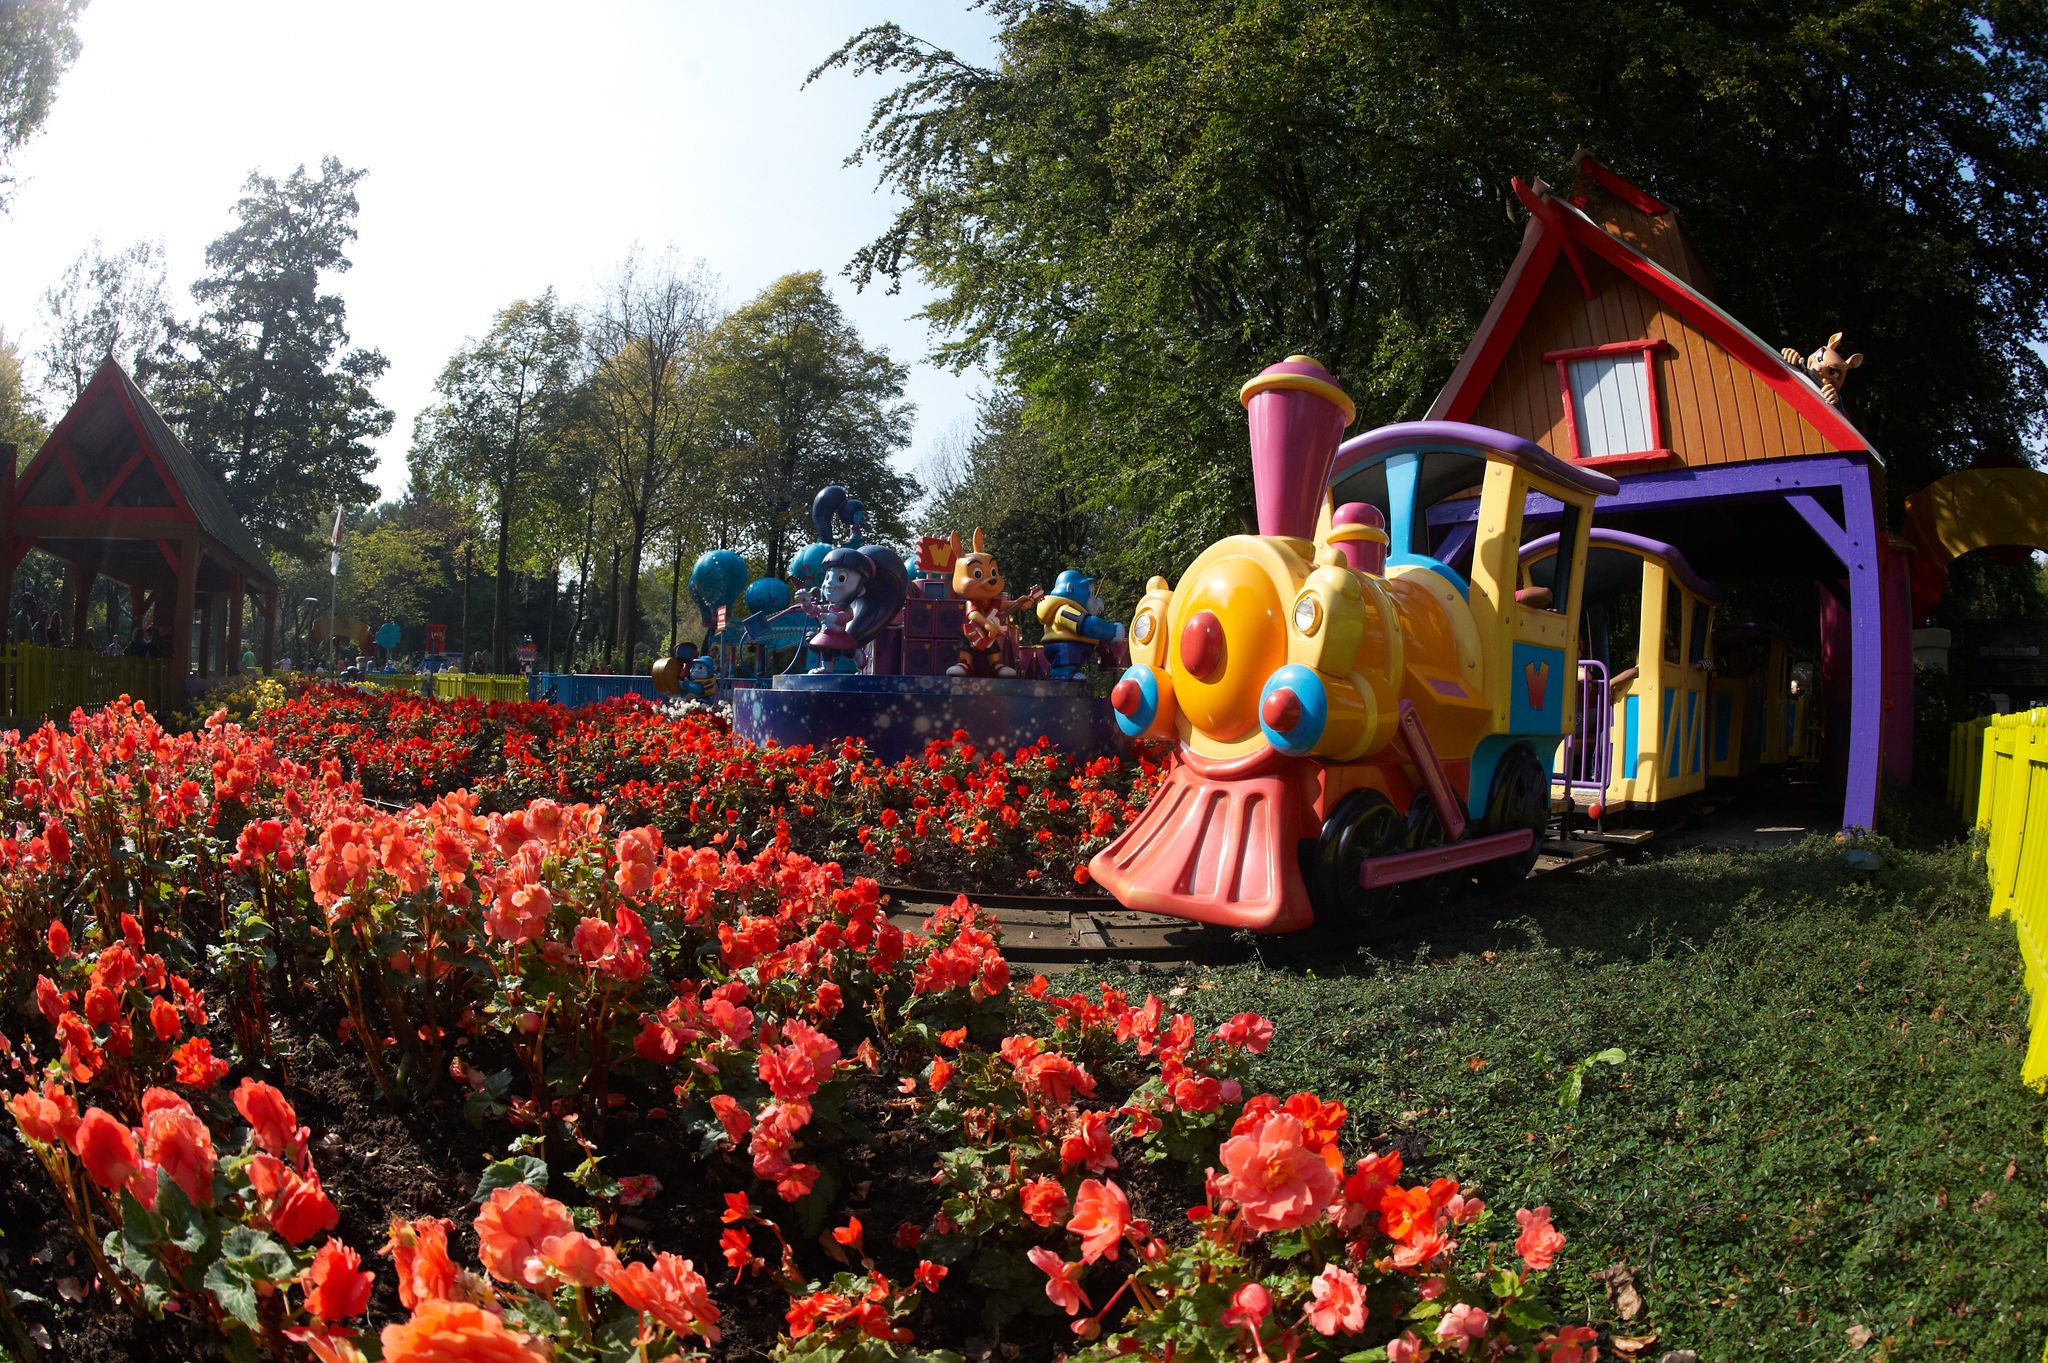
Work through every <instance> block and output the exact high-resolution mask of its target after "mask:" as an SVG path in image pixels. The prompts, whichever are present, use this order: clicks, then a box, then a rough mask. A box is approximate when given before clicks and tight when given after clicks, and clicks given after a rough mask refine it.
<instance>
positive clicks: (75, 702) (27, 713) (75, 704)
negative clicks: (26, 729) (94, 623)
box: [0, 644, 172, 726]
mask: <svg viewBox="0 0 2048 1363" xmlns="http://www.w3.org/2000/svg"><path fill="white" fill-rule="evenodd" d="M122 696H129V697H132V698H133V699H135V700H139V701H141V702H142V703H143V704H145V705H147V706H148V707H149V709H150V713H152V714H157V715H167V714H169V713H171V710H172V703H171V702H172V696H171V661H170V659H168V658H129V657H110V656H108V655H107V654H104V653H88V652H83V651H81V650H79V649H75V648H45V647H43V646H42V645H40V644H16V645H14V646H13V647H11V648H0V722H4V723H5V724H19V725H24V726H27V725H35V724H40V723H42V721H44V720H46V719H51V720H57V721H59V722H62V721H63V720H64V719H66V718H67V717H69V715H70V714H71V712H72V710H74V709H77V708H80V707H83V708H84V709H87V710H97V709H98V708H100V707H101V706H103V705H105V704H106V703H107V702H108V701H111V700H117V699H119V698H120V697H122Z"/></svg>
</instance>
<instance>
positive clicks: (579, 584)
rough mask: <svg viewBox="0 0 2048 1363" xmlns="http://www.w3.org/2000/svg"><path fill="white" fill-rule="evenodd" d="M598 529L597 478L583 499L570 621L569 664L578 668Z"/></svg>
mask: <svg viewBox="0 0 2048 1363" xmlns="http://www.w3.org/2000/svg"><path fill="white" fill-rule="evenodd" d="M596 529H597V479H595V478H592V479H591V480H590V495H589V496H588V497H586V498H584V501H583V548H582V549H581V550H580V551H578V553H577V556H576V616H575V618H574V619H573V620H571V621H570V622H569V665H568V666H567V667H566V668H564V669H562V670H563V671H565V672H574V671H575V670H576V656H577V655H576V650H577V649H578V648H579V647H580V646H581V645H582V643H583V615H584V612H585V610H586V609H587V608H588V607H589V605H590V568H591V563H590V549H591V544H590V539H591V536H592V535H593V534H594V533H595V532H596Z"/></svg>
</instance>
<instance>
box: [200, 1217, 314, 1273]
mask: <svg viewBox="0 0 2048 1363" xmlns="http://www.w3.org/2000/svg"><path fill="white" fill-rule="evenodd" d="M220 1257H221V1261H222V1262H224V1263H232V1264H235V1265H236V1266H237V1267H239V1268H241V1269H242V1270H243V1271H244V1272H246V1273H248V1275H249V1276H250V1277H251V1278H252V1279H257V1280H261V1281H268V1282H273V1283H281V1282H285V1281H287V1280H288V1279H290V1278H292V1277H294V1276H296V1275H297V1273H298V1271H299V1267H298V1265H297V1264H296V1263H294V1262H293V1261H292V1255H291V1251H290V1250H288V1249H286V1248H285V1247H284V1245H283V1244H281V1243H280V1242H279V1241H278V1240H277V1239H276V1238H275V1237H273V1236H271V1235H269V1234H268V1233H266V1232H264V1231H260V1230H255V1229H253V1228H252V1227H249V1226H234V1227H231V1228H230V1229H229V1230H228V1233H227V1234H226V1235H223V1236H222V1237H221V1240H220Z"/></svg>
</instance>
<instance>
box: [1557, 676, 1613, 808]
mask: <svg viewBox="0 0 2048 1363" xmlns="http://www.w3.org/2000/svg"><path fill="white" fill-rule="evenodd" d="M1613 770H1614V707H1613V702H1612V700H1611V698H1610V696H1609V693H1608V678H1607V664H1605V663H1602V662H1596V661H1594V660H1593V659H1591V658H1582V659H1580V661H1579V710H1578V717H1577V721H1576V723H1575V725H1574V726H1573V729H1572V732H1571V733H1569V734H1566V735H1565V740H1564V775H1562V776H1554V777H1552V778H1551V780H1552V782H1553V783H1555V782H1560V781H1561V782H1563V784H1564V787H1565V789H1566V791H1567V792H1569V793H1570V794H1571V795H1573V796H1577V795H1578V794H1579V793H1580V792H1585V793H1587V794H1590V795H1592V796H1593V798H1594V800H1595V801H1596V802H1597V801H1599V800H1601V799H1602V798H1604V797H1605V795H1606V793H1607V779H1608V777H1609V775H1610V774H1611V773H1612V772H1613Z"/></svg>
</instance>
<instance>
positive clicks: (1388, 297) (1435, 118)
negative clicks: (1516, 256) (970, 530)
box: [820, 0, 2048, 581]
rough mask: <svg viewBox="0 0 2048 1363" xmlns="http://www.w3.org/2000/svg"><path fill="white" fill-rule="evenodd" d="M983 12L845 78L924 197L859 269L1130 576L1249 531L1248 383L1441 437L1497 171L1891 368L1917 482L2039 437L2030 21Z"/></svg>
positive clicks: (1476, 301)
mask: <svg viewBox="0 0 2048 1363" xmlns="http://www.w3.org/2000/svg"><path fill="white" fill-rule="evenodd" d="M991 9H992V10H993V12H994V13H995V15H996V17H997V19H998V21H999V23H1000V24H1001V32H1000V34H999V38H998V42H999V46H1000V53H1001V56H1000V61H999V62H998V63H996V64H995V65H993V66H991V67H988V68H982V67H977V66H974V65H972V64H971V63H968V62H965V61H963V60H961V59H960V58H959V57H957V56H956V55H954V54H952V53H950V52H946V51H943V50H940V49H938V48H935V47H933V46H931V45H930V44H927V43H924V42H921V41H920V40H918V39H916V38H914V37H912V36H910V35H909V34H906V33H905V32H903V31H902V30H901V29H900V28H898V27H897V26H895V25H893V24H884V25H880V26H878V27H875V28H870V29H868V30H866V31H864V32H862V33H861V34H859V35H857V36H856V37H855V38H854V39H852V40H851V41H850V42H849V43H848V44H847V45H846V46H845V47H844V48H842V49H841V50H840V51H839V52H838V53H837V54H835V55H834V56H833V57H832V58H830V59H828V61H827V62H826V63H825V66H824V67H821V68H820V69H821V70H823V69H827V68H830V67H833V66H844V67H850V68H852V69H854V70H856V71H859V72H867V73H873V74H878V75H883V76H885V77H889V78H891V79H893V80H895V81H897V82H898V83H897V84H896V86H895V88H894V89H892V90H891V92H890V93H889V94H887V95H885V96H884V97H883V98H882V99H881V100H880V101H879V102H878V103H877V105H876V107H875V112H874V116H873V119H872V120H871V122H870V124H869V126H868V129H867V133H866V136H865V137H864V139H863V140H862V142H861V143H860V146H859V148H858V152H857V155H858V156H859V157H860V158H862V159H865V160H867V161H868V162H870V163H871V164H873V165H875V166H876V167H878V169H879V171H880V176H881V179H882V181H883V183H884V184H886V185H887V186H889V187H890V188H891V189H893V190H895V191H897V192H898V193H900V194H901V195H902V196H903V199H904V203H903V206H902V208H901V209H900V211H899V212H898V215H897V217H896V219H895V221H894V222H893V223H892V224H891V226H890V227H889V228H888V230H887V231H885V232H884V233H883V234H882V235H881V236H880V237H879V238H878V239H877V240H876V241H874V242H873V243H872V244H871V245H869V246H868V247H867V248H866V249H865V250H863V251H862V252H861V253H860V254H859V255H858V256H857V257H856V258H855V261H854V263H853V275H854V277H855V279H856V280H857V282H859V283H861V284H863V285H865V284H867V283H869V282H871V281H873V280H876V279H884V280H888V281H891V282H894V281H897V280H900V279H901V277H902V276H903V275H904V274H905V273H910V274H914V275H918V276H921V277H922V278H923V279H924V280H925V281H926V282H927V283H928V284H929V285H930V286H932V287H933V288H935V289H936V290H937V292H938V295H939V296H938V298H937V300H936V301H935V302H934V303H932V304H931V305H930V306H929V307H928V308H927V309H926V312H925V316H926V317H927V318H928V320H929V321H930V322H931V324H932V326H933V329H934V331H935V333H936V335H937V336H938V338H939V341H940V344H939V347H938V351H939V355H940V356H941V358H943V359H946V360H950V361H952V362H954V363H956V364H959V365H963V366H964V365H967V364H971V363H980V364H982V365H984V366H986V367H988V368H989V369H991V370H992V371H993V372H994V373H995V374H996V375H997V376H998V377H999V379H1000V380H1001V381H1002V382H1004V383H1005V384H1007V385H1009V386H1012V387H1014V388H1015V389H1017V391H1018V392H1020V393H1021V394H1022V396H1023V399H1024V401H1025V403H1026V404H1027V413H1028V417H1029V424H1030V425H1031V426H1032V427H1033V429H1035V430H1037V431H1038V432H1039V433H1040V435H1041V438H1042V439H1043V440H1044V441H1045V442H1046V443H1047V445H1048V446H1049V447H1053V448H1058V449H1060V450H1061V451H1062V452H1063V454H1064V453H1069V452H1070V453H1071V456H1072V463H1071V467H1073V468H1075V469H1078V470H1082V471H1084V472H1085V476H1086V479H1085V484H1084V485H1085V487H1086V490H1087V492H1088V495H1089V500H1090V503H1091V505H1092V506H1093V507H1094V508H1095V509H1096V510H1097V511H1098V512H1100V513H1101V514H1103V515H1105V516H1108V517H1111V518H1113V519H1114V521H1115V530H1114V533H1113V534H1111V535H1109V536H1106V537H1105V542H1106V543H1108V544H1110V545H1111V546H1113V547H1114V548H1115V549H1116V550H1117V551H1118V553H1119V556H1120V559H1121V561H1122V563H1123V565H1124V575H1125V576H1128V577H1131V578H1132V579H1134V580H1137V581H1142V580H1143V578H1144V576H1145V575H1146V574H1147V573H1149V572H1153V571H1157V570H1158V569H1159V568H1160V567H1161V566H1164V565H1168V564H1174V563H1181V562H1185V561H1186V560H1187V558H1188V557H1189V556H1190V555H1191V553H1192V552H1193V551H1194V550H1195V549H1197V548H1198V547H1200V546H1202V545H1204V544H1206V543H1208V542H1209V541H1211V540H1213V539H1214V538H1216V537H1217V536H1218V535H1219V534H1222V533H1226V532H1229V531H1233V530H1236V529H1238V528H1239V526H1240V525H1241V524H1242V521H1243V518H1244V516H1245V514H1246V511H1247V509H1248V508H1249V506H1250V502H1251V496H1250V469H1249V461H1248V459H1247V457H1246V455H1245V441H1244V426H1243V416H1242V413H1241V412H1240V411H1239V410H1238V407H1237V404H1236V402H1235V394H1236V390H1237V388H1238V385H1239V384H1241V383H1242V382H1243V381H1244V379H1246V378H1247V377H1249V376H1250V375H1251V374H1253V373H1255V372H1256V371H1257V370H1258V369H1259V368H1260V367H1262V366H1263V365H1265V364H1268V363H1270V362H1272V361H1274V360H1276V359H1278V358H1280V357H1282V356H1284V355H1286V354H1288V353H1289V352H1294V351H1302V352H1307V353H1310V354H1313V355H1315V356H1316V357H1318V358H1319V359H1321V360H1322V361H1323V362H1324V363H1326V364H1327V365H1329V366H1330V367H1331V369H1332V370H1333V372H1335V373H1336V374H1338V375H1339V376H1340V378H1341V379H1342V380H1343V381H1344V383H1345V384H1346V386H1347V388H1348V389H1349V390H1350V391H1351V393H1352V395H1353V397H1354V398H1356V399H1357V401H1358V405H1359V424H1360V426H1361V427H1363V426H1371V425H1375V424H1378V423H1381V422H1385V421H1390V420H1395V419H1401V418H1410V417H1416V416H1420V415H1421V414H1422V413H1423V411H1424V410H1425V408H1426V405H1427V402H1428V399H1429V397H1430V396H1431V394H1432V393H1433V392H1434V391H1435V389H1436V388H1437V387H1438V386H1439V385H1440V384H1441V383H1442V382H1443V381H1444V379H1445V378H1446V377H1448V375H1449V373H1450V370H1451V368H1452V366H1453V364H1454V362H1455V361H1456V359H1457V356H1458V354H1459V353H1460V350H1461V348H1462V347H1463V345H1464V344H1465V341H1466V340H1467V338H1468V337H1470V335H1471V334H1472V331H1473V328H1474V326H1475V325H1476V323H1477V322H1478V320H1479V318H1480V316H1481V314H1482V313H1483V311H1484V309H1485V307H1486V305H1487V303H1488V301H1489V300H1490V299H1491V298H1492V296H1493V294H1494V291H1495V290H1496V288H1497V287H1498V285H1499V283H1500V281H1501V278H1502V276H1503V274H1504V273H1505V270H1506V267H1507V264H1508V262H1509V260H1510V259H1511V257H1512V255H1513V252H1514V250H1515V247H1516V244H1517V241H1518V240H1519V237H1520V234H1521V222H1522V214H1521V211H1520V209H1519V208H1518V206H1517V204H1516V201H1515V199H1514V197H1513V194H1512V190H1511V185H1510V179H1511V177H1512V176H1515V175H1521V176H1523V177H1525V178H1526V177H1529V176H1531V175H1535V174H1543V175H1546V176H1548V177H1550V178H1551V179H1553V180H1560V181H1564V180H1565V177H1566V176H1568V175H1569V174H1570V173H1571V167H1572V165H1573V160H1572V152H1573V151H1574V149H1575V148H1576V147H1578V146H1580V145H1582V144H1583V145H1586V146H1589V147H1591V148H1593V149H1594V150H1595V151H1596V152H1598V153H1599V154H1600V155H1601V157H1602V158H1603V159H1604V160H1606V161H1607V162H1608V163H1610V164H1612V165H1614V166H1615V167H1616V168H1617V169H1619V170H1620V171H1621V172H1622V173H1624V174H1626V175H1628V176H1630V177H1631V178H1633V179H1636V180H1637V181H1638V182H1639V183H1641V184H1643V185H1644V186H1645V188H1647V189H1649V190H1650V191H1651V192H1652V193H1655V194H1657V195H1658V196H1660V197H1662V198H1664V199H1665V200H1667V201H1668V202H1672V203H1675V204H1678V205H1679V206H1680V207H1681V209H1683V210H1684V212H1685V214H1686V219H1687V222H1688V223H1689V224H1690V225H1691V226H1692V228H1693V229H1694V232H1695V235H1696V238H1697V240H1698V243H1699V245H1700V248H1701V250H1702V253H1703V254H1704V256H1705V257H1706V259H1707V260H1708V261H1709V262H1710V263H1711V264H1712V266H1713V268H1714V271H1715V276H1716V283H1717V286H1718V296H1719V298H1720V300H1721V302H1722V303H1723V304H1724V305H1726V306H1727V307H1728V308H1729V309H1730V310H1731V311H1732V312H1733V313H1734V314H1735V315H1736V316H1738V317H1740V318H1742V319H1743V320H1744V321H1745V322H1747V323H1748V324H1749V325H1751V326H1752V327H1754V328H1755V329H1756V330H1757V331H1758V332H1759V333H1760V334H1762V335H1764V336H1767V337H1770V338H1772V339H1773V340H1776V341H1780V342H1781V343H1785V344H1795V345H1797V346H1799V347H1800V348H1801V349H1802V350H1804V349H1806V348H1809V347H1810V346H1811V345H1812V344H1813V343H1814V342H1816V341H1818V340H1819V339H1821V338H1823V337H1825V336H1826V335H1828V334H1829V333H1830V332H1833V331H1837V330H1839V331H1843V332H1845V333H1847V335H1848V336H1849V338H1850V340H1851V342H1852V343H1853V344H1854V345H1855V346H1856V347H1857V348H1858V349H1861V350H1863V351H1865V352H1866V353H1868V354H1869V355H1870V356H1871V363H1870V364H1869V365H1868V366H1866V367H1865V368H1864V369H1863V370H1862V371H1860V375H1859V383H1858V384H1857V385H1856V386H1855V387H1854V388H1852V389H1851V392H1850V401H1851V403H1852V406H1853V410H1854V415H1855V417H1856V419H1857V420H1858V422H1859V423H1860V424H1861V425H1862V426H1863V427H1864V428H1865V429H1866V430H1867V431H1868V433H1869V434H1870V435H1871V436H1872V437H1873V439H1874V440H1875V442H1876V443H1877V445H1878V446H1879V448H1881V449H1883V450H1884V451H1885V452H1886V455H1887V457H1888V459H1889V460H1890V463H1891V470H1892V477H1891V479H1890V480H1889V481H1890V486H1891V488H1892V491H1893V494H1894V495H1895V496H1903V495H1904V494H1905V493H1907V492H1910V491H1912V490H1913V489H1914V488H1916V487H1918V486H1920V485H1921V484H1922V483H1924V482H1926V481H1927V480H1928V478H1929V477H1931V476H1932V475H1934V474H1936V473H1939V472H1940V471H1942V470H1943V469H1946V468H1949V467H1954V466H1956V465H1958V464H1960V463H1962V462H1965V461H1966V460H1967V458H1968V457H1969V455H1970V453H1971V452H1972V451H1973V450H1975V449H1977V448H1980V447H1992V448H1998V449H2016V448H2017V447H2018V446H2019V445H2020V444H2021V442H2022V441H2023V440H2025V439H2026V438H2028V437H2029V436H2038V435H2039V434H2040V430H2041V417H2042V410H2043V404H2044V399H2048V365H2044V362H2043V360H2042V358H2041V356H2040V355H2039V354H2038V353H2036V352H2035V350H2034V349H2033V348H2032V343H2033V342H2035V341H2038V340H2040V339H2041V338H2042V336H2043V317H2044V310H2043V304H2044V302H2048V162H2044V153H2048V140H2044V139H2048V130H2044V127H2043V124H2042V121H2041V119H2040V117H2039V110H2040V108H2041V107H2042V104H2043V102H2044V99H2048V62H2044V57H2048V20H2044V17H2043V13H2042V11H2041V9H2040V8H2039V7H2038V6H2010V5H2002V4H1994V5H1985V4H1977V5H1971V4H1956V3H1947V4H1940V5H1924V6H1898V5H1854V6H1848V7H1843V6H1838V5H1834V4H1820V3H1813V0H1802V2H1801V3H1798V4H1794V5H1790V6H1781V7H1778V8H1775V9H1767V10H1766V9H1756V8H1754V7H1734V8H1731V7H1728V6H1725V5H1719V4H1708V3H1703V0H1684V2H1683V3H1679V4H1676V5H1673V4H1665V3H1647V2H1646V0H1628V2H1627V3H1622V4H1615V3H1612V0H1602V2H1601V3H1598V4H1595V3H1592V0H1568V2H1567V3H1561V4H1559V3H1544V4H1533V3H1526V0H1525V2H1524V3H1515V4H1508V5H1503V6H1492V7H1480V8H1478V9H1474V8H1472V7H1467V6H1457V7H1445V6H1441V5H1433V4H1424V3H1419V2H1418V0H1401V2H1400V3H1395V4H1390V5H1371V6H1360V5H1351V4H1344V3H1339V0H1259V2H1258V3H1250V4H1241V3H1235V0H1232V2H1231V3H1225V2H1224V0H1143V2H1142V3H1141V2H1140V0H1108V2H1107V3H1103V4H1100V5H1090V6H1082V5H1077V4H1072V3H1067V0H998V3H995V4H993V5H992V6H991ZM1565 182H1567V183H1568V181H1565Z"/></svg>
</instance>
